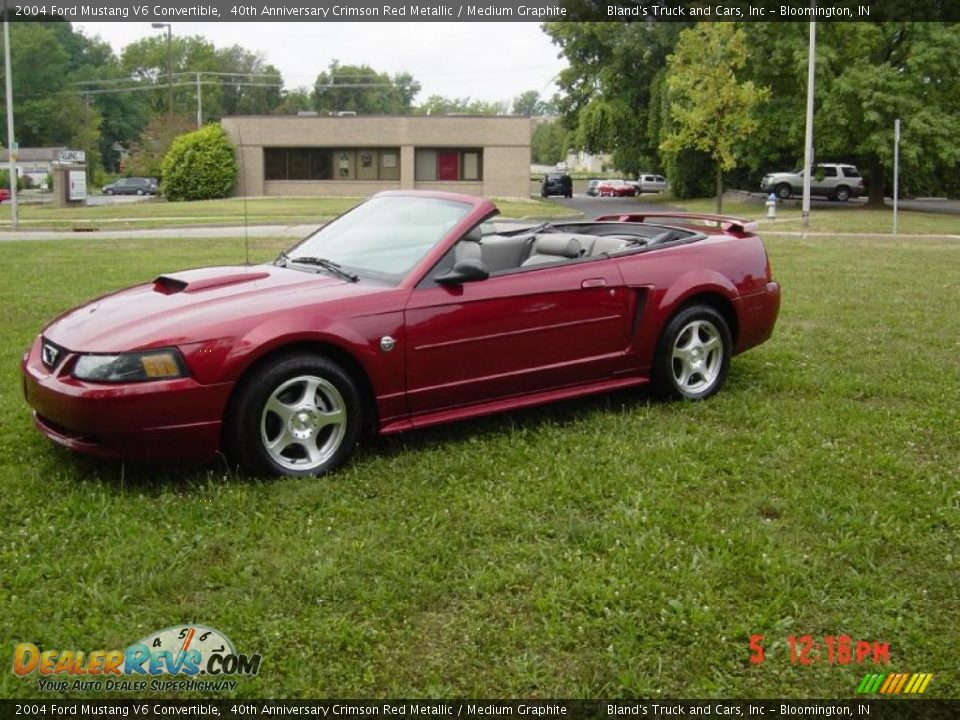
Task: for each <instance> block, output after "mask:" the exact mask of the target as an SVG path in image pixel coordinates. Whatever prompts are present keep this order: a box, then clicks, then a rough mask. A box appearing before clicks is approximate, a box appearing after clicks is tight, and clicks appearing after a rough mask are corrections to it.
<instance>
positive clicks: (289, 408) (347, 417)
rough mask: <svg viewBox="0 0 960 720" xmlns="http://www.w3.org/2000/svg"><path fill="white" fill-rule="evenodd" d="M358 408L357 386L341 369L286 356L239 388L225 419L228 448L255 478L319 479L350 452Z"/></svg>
mask: <svg viewBox="0 0 960 720" xmlns="http://www.w3.org/2000/svg"><path fill="white" fill-rule="evenodd" d="M362 407H363V403H362V402H361V399H360V393H359V391H358V390H357V386H356V383H354V381H353V379H352V378H351V377H350V375H349V374H348V373H347V372H345V371H344V370H343V368H341V367H340V366H339V365H337V364H336V363H334V362H332V361H331V360H329V359H327V358H325V357H322V356H319V355H312V354H308V353H296V354H292V355H287V356H284V357H281V358H278V359H276V360H274V361H272V362H270V363H269V364H267V365H265V366H263V367H262V368H259V369H258V370H256V371H255V372H254V374H253V375H251V376H250V377H249V378H247V379H246V380H245V381H244V382H243V383H242V384H241V385H240V387H239V388H238V389H237V391H236V395H235V397H234V399H233V401H232V402H231V403H230V406H229V407H228V410H227V417H226V418H225V419H224V428H225V440H226V444H227V448H228V451H229V452H230V454H231V455H232V456H233V457H234V458H235V459H236V460H237V461H238V462H239V463H240V465H241V466H242V467H243V468H244V469H245V470H246V471H248V472H250V473H251V474H254V475H322V474H323V473H326V472H329V471H331V470H334V469H336V468H337V467H339V466H340V465H342V464H343V463H344V462H345V461H346V460H347V459H348V458H349V457H350V455H351V454H352V453H353V449H354V447H355V446H356V444H357V439H358V438H359V436H360V429H361V427H362V417H361V413H362Z"/></svg>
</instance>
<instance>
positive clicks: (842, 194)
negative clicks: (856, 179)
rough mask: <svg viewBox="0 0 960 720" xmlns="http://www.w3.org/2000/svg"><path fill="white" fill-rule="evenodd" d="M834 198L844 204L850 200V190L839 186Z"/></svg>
mask: <svg viewBox="0 0 960 720" xmlns="http://www.w3.org/2000/svg"><path fill="white" fill-rule="evenodd" d="M834 197H835V198H836V199H837V200H839V201H840V202H846V201H847V200H849V199H850V188H848V187H847V186H845V185H841V186H840V187H838V188H837V190H836V192H835V193H834Z"/></svg>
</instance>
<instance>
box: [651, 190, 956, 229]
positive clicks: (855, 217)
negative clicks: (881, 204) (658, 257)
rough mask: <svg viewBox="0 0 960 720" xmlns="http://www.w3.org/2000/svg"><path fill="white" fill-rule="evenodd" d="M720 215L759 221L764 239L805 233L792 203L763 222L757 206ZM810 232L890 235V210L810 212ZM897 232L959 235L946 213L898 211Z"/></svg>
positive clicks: (711, 204) (699, 206) (694, 207)
mask: <svg viewBox="0 0 960 720" xmlns="http://www.w3.org/2000/svg"><path fill="white" fill-rule="evenodd" d="M637 202H642V203H650V202H653V203H663V204H665V205H670V206H675V207H682V208H684V209H685V210H687V211H688V212H707V213H713V212H716V210H717V201H716V198H700V199H696V200H676V199H674V198H673V197H671V196H669V195H643V196H640V197H638V198H637ZM723 214H724V215H733V216H737V217H745V218H752V219H754V220H757V221H759V224H760V231H761V232H762V233H763V234H764V235H765V236H766V235H769V234H771V233H775V232H780V231H782V232H785V233H790V234H793V233H798V232H801V231H803V230H804V228H803V218H802V217H801V211H800V207H799V205H797V204H796V203H793V202H791V203H790V204H789V205H783V204H782V203H781V204H780V205H778V206H777V219H776V220H773V221H770V220H767V219H766V214H767V209H766V206H764V205H763V204H762V203H756V202H726V201H725V202H724V203H723ZM808 231H809V232H814V233H858V234H863V233H875V234H879V235H890V234H892V233H893V209H892V208H889V207H886V208H867V207H863V206H857V207H855V206H852V205H845V204H843V203H836V205H835V206H834V207H828V208H824V207H815V208H813V209H812V210H811V212H810V227H809V230H808ZM897 232H898V233H900V234H903V235H960V216H957V215H950V214H946V213H928V212H919V211H916V210H901V211H900V217H899V219H898V223H897Z"/></svg>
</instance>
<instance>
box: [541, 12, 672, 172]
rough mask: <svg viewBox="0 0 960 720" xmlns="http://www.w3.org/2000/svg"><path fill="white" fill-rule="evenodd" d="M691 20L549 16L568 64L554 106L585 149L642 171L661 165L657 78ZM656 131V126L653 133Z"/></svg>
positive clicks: (624, 167)
mask: <svg viewBox="0 0 960 720" xmlns="http://www.w3.org/2000/svg"><path fill="white" fill-rule="evenodd" d="M687 25H689V23H685V22H669V23H648V22H637V23H626V24H623V23H610V22H576V23H573V22H556V23H554V22H548V23H544V26H543V27H544V31H545V32H546V33H547V34H548V35H549V36H550V38H551V39H552V40H553V42H554V43H555V44H556V45H558V46H559V47H560V49H561V51H562V53H563V55H564V57H565V58H566V59H567V62H568V67H566V68H565V69H564V70H562V71H561V72H560V74H559V76H558V78H557V84H558V86H559V87H560V90H561V93H560V94H559V96H558V97H557V98H556V107H557V110H558V111H559V113H560V114H561V117H562V119H563V124H564V125H565V126H566V127H567V128H568V129H569V130H573V131H575V135H574V136H573V138H574V142H575V144H576V145H577V147H578V148H579V149H581V150H589V151H591V152H608V153H611V154H612V155H613V164H614V165H615V166H616V167H617V168H618V169H620V170H623V171H624V172H626V173H628V174H631V175H636V174H637V173H639V172H641V171H652V170H656V169H657V168H658V167H659V166H660V165H661V161H660V148H659V145H660V137H659V134H658V132H657V128H658V127H659V126H658V122H657V120H658V118H657V116H658V114H659V113H660V108H659V105H658V104H657V103H656V102H655V93H656V88H657V83H658V78H659V77H660V75H661V74H662V72H663V68H664V65H665V63H666V58H667V55H668V54H669V53H670V52H671V51H672V50H673V48H674V46H675V44H676V41H677V36H678V35H679V33H680V31H681V30H683V28H684V27H686V26H687ZM652 129H653V131H652Z"/></svg>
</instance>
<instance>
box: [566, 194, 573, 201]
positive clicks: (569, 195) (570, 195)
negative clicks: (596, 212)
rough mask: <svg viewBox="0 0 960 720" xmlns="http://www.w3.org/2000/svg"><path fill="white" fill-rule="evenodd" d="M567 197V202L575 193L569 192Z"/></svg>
mask: <svg viewBox="0 0 960 720" xmlns="http://www.w3.org/2000/svg"><path fill="white" fill-rule="evenodd" d="M566 197H567V200H569V199H570V198H572V197H573V193H572V192H568V193H567V195H566Z"/></svg>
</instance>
